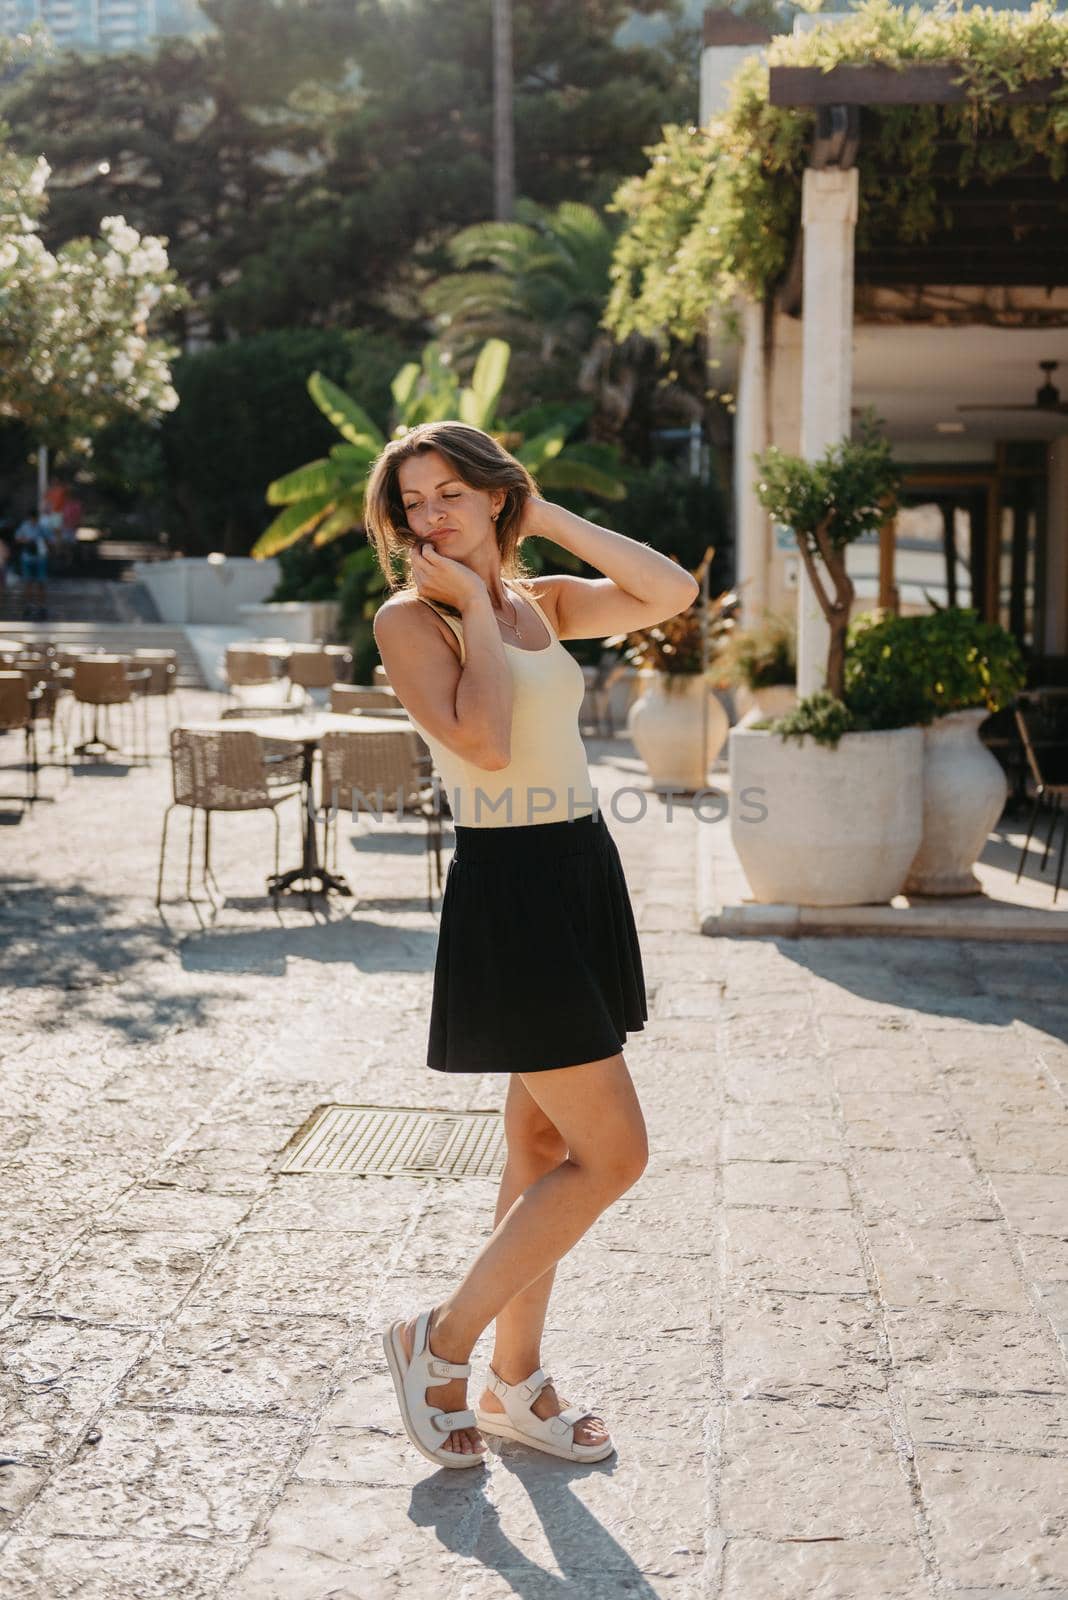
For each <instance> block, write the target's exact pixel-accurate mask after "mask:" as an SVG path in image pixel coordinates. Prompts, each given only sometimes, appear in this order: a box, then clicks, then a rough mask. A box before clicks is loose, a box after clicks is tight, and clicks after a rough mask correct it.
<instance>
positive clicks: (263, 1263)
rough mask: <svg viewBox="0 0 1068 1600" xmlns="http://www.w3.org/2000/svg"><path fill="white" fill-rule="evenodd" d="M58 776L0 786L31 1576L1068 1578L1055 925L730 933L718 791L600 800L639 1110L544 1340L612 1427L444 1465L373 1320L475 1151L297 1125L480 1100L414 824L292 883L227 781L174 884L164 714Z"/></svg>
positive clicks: (479, 1188) (178, 855)
mask: <svg viewBox="0 0 1068 1600" xmlns="http://www.w3.org/2000/svg"><path fill="white" fill-rule="evenodd" d="M215 704H217V701H216V700H215V699H213V698H212V697H209V696H207V695H201V696H200V697H189V700H188V703H187V706H186V711H187V713H189V712H196V713H199V714H204V713H205V712H208V711H210V710H211V709H212V708H213V707H214V705H215ZM17 756H18V746H17V744H16V742H15V741H14V740H13V739H12V738H10V737H8V738H7V739H5V740H3V741H0V791H4V792H10V791H11V790H12V789H13V788H17V786H18V781H19V780H18V778H16V777H15V774H14V773H13V771H12V769H11V766H10V763H12V762H13V761H14V760H16V759H17ZM591 758H592V759H593V761H594V763H595V767H594V770H595V776H596V779H597V781H598V784H599V786H600V788H601V791H602V795H606V794H608V793H610V792H611V791H612V790H613V789H618V788H620V787H621V786H626V785H631V784H633V783H635V782H636V781H637V782H640V779H641V769H640V767H639V766H638V764H637V763H636V761H635V760H634V756H633V752H632V751H631V750H630V748H629V747H628V746H627V745H626V744H625V743H623V742H619V743H609V742H602V743H594V744H591ZM5 763H6V765H5ZM13 779H15V781H14V782H13V781H12V780H13ZM43 790H44V793H45V794H46V795H47V796H51V797H53V798H51V799H47V800H45V801H43V802H42V803H41V804H40V805H39V806H38V807H37V808H36V810H35V812H34V814H33V816H32V818H30V819H28V820H22V821H15V820H14V813H13V811H12V810H10V809H9V810H8V811H7V813H6V815H4V816H0V822H6V823H8V824H9V825H8V826H5V827H3V828H2V829H0V851H2V852H3V868H2V878H3V881H2V884H0V941H2V943H0V952H2V953H0V962H2V967H0V978H2V982H3V984H4V993H3V995H2V996H0V1094H2V1100H0V1147H2V1148H3V1151H4V1164H5V1175H4V1190H3V1193H4V1201H5V1204H4V1206H3V1214H2V1217H0V1231H2V1236H3V1237H2V1246H3V1248H2V1250H0V1288H2V1295H0V1418H2V1421H0V1462H2V1463H3V1464H2V1466H0V1519H2V1522H0V1526H2V1527H3V1528H4V1529H6V1530H7V1531H6V1533H4V1532H0V1595H2V1596H3V1597H4V1600H7V1597H9V1596H10V1597H18V1600H24V1597H30V1600H66V1597H68V1596H69V1597H75V1596H76V1597H77V1600H120V1597H121V1600H127V1597H129V1600H162V1597H166V1600H179V1597H180V1600H392V1597H394V1596H398V1597H399V1596H403V1595H412V1596H416V1597H418V1600H423V1597H424V1596H425V1597H427V1600H430V1597H435V1600H436V1597H439V1596H441V1597H445V1600H499V1597H500V1600H504V1597H510V1596H518V1597H521V1600H563V1597H564V1596H572V1595H574V1596H576V1597H582V1600H587V1597H588V1600H616V1597H628V1600H629V1597H633V1600H809V1597H814V1596H819V1597H820V1600H919V1597H926V1596H933V1597H943V1596H950V1595H958V1594H959V1595H962V1596H967V1597H969V1600H994V1597H995V1596H996V1597H997V1600H1022V1597H1024V1596H1027V1597H1031V1596H1035V1597H1037V1596H1040V1595H1041V1596H1043V1597H1045V1600H1049V1597H1050V1596H1057V1595H1059V1596H1061V1597H1062V1600H1064V1597H1065V1596H1068V1495H1066V1485H1068V1373H1066V1370H1065V1345H1066V1341H1068V1113H1066V1110H1065V1090H1066V1088H1068V1044H1066V1042H1065V1041H1066V1039H1068V989H1066V985H1065V967H1066V958H1065V955H1064V953H1063V950H1056V949H1052V948H1044V947H1041V946H1033V947H1029V948H1027V949H1024V950H1017V949H1013V948H1012V947H1009V946H1006V945H1001V944H982V945H974V944H973V945H958V944H953V943H950V942H948V941H942V940H926V941H922V942H919V943H916V944H912V943H910V942H908V941H901V940H897V941H889V940H887V941H878V940H874V939H867V938H853V939H849V940H843V941H830V940H827V941H820V940H816V939H803V940H797V941H785V940H781V941H780V940H744V941H736V942H732V941H730V940H726V939H710V938H703V937H701V935H700V934H699V933H698V932H697V927H696V916H695V883H694V862H695V855H696V842H697V841H696V830H697V828H698V827H699V826H700V824H699V823H698V822H697V821H696V820H695V818H694V817H693V815H692V814H691V813H690V812H688V811H687V810H685V809H684V808H678V807H676V808H675V810H674V814H673V816H672V817H671V819H670V820H669V819H668V818H667V816H666V814H665V810H664V808H663V806H662V805H660V804H659V803H657V802H653V803H652V804H651V805H650V807H649V809H648V811H647V814H646V816H645V817H644V819H643V820H642V821H640V822H637V823H634V824H626V823H624V822H622V821H620V820H617V819H616V818H615V817H614V816H613V815H612V814H611V813H609V814H608V815H609V825H610V827H611V828H612V831H613V833H614V835H615V837H616V840H617V842H618V844H619V848H620V852H621V854H622V856H623V859H624V864H625V867H626V870H627V873H628V878H629V881H630V883H631V887H632V893H633V898H634V903H635V908H636V911H637V914H638V920H639V924H640V927H641V931H642V941H643V949H644V952H645V957H646V962H647V970H648V977H649V986H650V992H651V996H652V1012H653V1015H652V1018H651V1022H650V1025H649V1027H648V1029H647V1030H646V1031H645V1032H644V1033H642V1034H639V1035H636V1036H635V1037H634V1038H633V1039H632V1040H631V1041H630V1043H629V1044H628V1049H627V1055H628V1059H629V1061H630V1063H631V1066H632V1069H633V1071H634V1074H635V1077H636V1079H637V1081H638V1085H639V1089H640V1092H641V1095H642V1098H643V1101H644V1104H645V1106H646V1109H647V1115H648V1120H649V1124H650V1131H651V1144H652V1158H651V1162H650V1166H649V1169H648V1171H647V1173H646V1175H645V1176H644V1177H643V1178H642V1180H641V1182H640V1183H639V1184H638V1185H637V1187H636V1188H635V1189H634V1190H632V1191H631V1193H630V1194H628V1195H627V1196H626V1197H625V1198H624V1200H622V1201H621V1202H620V1203H619V1204H618V1205H617V1206H615V1207H614V1208H613V1209H612V1210H611V1211H610V1212H609V1213H608V1214H607V1215H606V1216H605V1217H604V1218H602V1219H601V1221H600V1222H599V1223H598V1224H597V1225H596V1226H595V1227H594V1229H593V1230H592V1231H591V1233H590V1234H589V1235H587V1237H586V1238H585V1239H584V1240H583V1241H582V1242H581V1243H580V1244H579V1246H578V1247H577V1249H576V1250H575V1251H574V1253H573V1254H572V1255H571V1256H570V1257H569V1258H568V1259H567V1260H566V1262H565V1263H564V1265H563V1267H562V1270H561V1272H560V1278H559V1287H558V1290H557V1294H556V1297H555V1299H554V1302H553V1306H552V1308H551V1311H550V1327H549V1331H548V1338H547V1342H546V1348H545V1359H546V1365H547V1367H548V1368H549V1370H551V1371H552V1372H554V1373H555V1374H556V1375H557V1377H558V1378H559V1381H560V1385H561V1389H562V1391H563V1392H564V1393H565V1394H566V1395H568V1397H570V1398H571V1399H574V1400H578V1399H581V1400H582V1401H583V1402H584V1403H587V1404H590V1405H595V1406H597V1407H599V1408H601V1409H602V1410H603V1411H604V1412H605V1414H606V1415H607V1416H608V1417H609V1419H610V1421H611V1424H612V1427H613V1431H614V1433H615V1434H616V1437H617V1440H618V1443H619V1454H618V1457H617V1458H615V1459H613V1460H610V1461H609V1462H608V1463H605V1464H603V1465H601V1466H597V1467H592V1468H571V1467H569V1466H567V1465H565V1464H564V1463H559V1462H553V1461H550V1460H549V1459H548V1458H543V1457H538V1456H534V1455H531V1454H528V1453H526V1452H524V1451H523V1450H522V1449H521V1448H519V1447H513V1446H504V1447H503V1448H502V1449H501V1450H500V1452H499V1453H496V1452H495V1454H494V1457H493V1460H492V1464H491V1466H490V1468H489V1469H488V1470H486V1471H482V1470H481V1469H476V1470H474V1471H472V1472H471V1473H470V1474H468V1473H443V1472H434V1471H433V1469H431V1468H430V1466H429V1464H428V1463H427V1462H425V1461H424V1460H423V1459H422V1458H421V1457H419V1456H418V1455H417V1454H416V1453H415V1452H414V1451H412V1450H411V1448H410V1447H409V1446H408V1445H407V1442H406V1440H405V1439H404V1438H403V1435H402V1434H401V1433H400V1431H399V1426H398V1420H397V1416H396V1412H395V1406H394V1401H393V1397H392V1391H391V1388H390V1385H389V1383H388V1378H387V1377H386V1375H385V1372H384V1363H383V1360H382V1357H381V1352H380V1347H379V1345H378V1343H377V1337H376V1336H377V1332H378V1330H379V1329H380V1328H381V1327H382V1326H383V1325H384V1324H385V1323H386V1322H387V1321H389V1320H391V1319H392V1318H394V1317H396V1316H398V1315H400V1314H402V1313H407V1312H411V1311H413V1310H415V1309H417V1308H420V1307H423V1306H426V1305H428V1304H430V1303H432V1301H433V1300H434V1299H435V1297H437V1296H439V1295H440V1293H441V1292H442V1291H443V1290H444V1289H445V1288H446V1287H447V1286H448V1285H449V1284H451V1283H452V1282H453V1281H454V1280H455V1277H456V1275H457V1274H458V1273H459V1272H460V1271H461V1269H462V1267H463V1266H464V1264H465V1262H466V1261H467V1260H468V1259H469V1258H470V1256H471V1254H472V1253H473V1251H474V1250H475V1248H476V1247H477V1245H478V1243H479V1242H480V1241H481V1239H482V1238H483V1236H484V1235H485V1232H486V1231H487V1229H488V1226H489V1222H490V1218H491V1214H492V1205H493V1185H492V1184H491V1183H489V1182H488V1181H486V1180H473V1179H472V1180H468V1179H463V1180H433V1179H410V1178H403V1177H396V1178H352V1177H348V1178H346V1177H321V1176H303V1177H297V1176H282V1175H275V1174H272V1172H271V1171H270V1166H271V1163H272V1161H273V1160H274V1157H275V1154H276V1153H277V1152H278V1151H279V1150H280V1149H281V1148H282V1147H283V1146H284V1145H285V1143H286V1142H287V1140H288V1139H289V1138H290V1136H291V1134H292V1133H293V1131H294V1130H295V1129H296V1128H297V1127H298V1126H299V1125H300V1124H301V1123H302V1122H303V1121H304V1119H305V1117H306V1116H307V1115H308V1113H309V1112H310V1111H311V1110H312V1109H313V1108H314V1107H315V1106H316V1105H318V1104H320V1103H323V1102H328V1101H334V1100H337V1101H349V1102H370V1103H375V1104H387V1105H388V1104H397V1105H410V1106H442V1105H444V1106H450V1107H457V1108H462V1107H472V1108H480V1109H492V1108H494V1107H496V1106H498V1105H499V1103H500V1098H501V1092H502V1088H503V1083H502V1080H500V1079H495V1078H493V1077H485V1078H466V1077H464V1078H458V1079H456V1080H455V1081H454V1080H452V1079H443V1078H441V1077H439V1076H437V1075H434V1074H430V1073H428V1072H427V1071H426V1069H425V1067H424V1066H423V1065H422V1063H423V1059H424V1056H423V1047H424V1042H425V1034H424V1028H425V1017H426V1011H427V1006H428V1002H429V988H430V963H431V960H432V955H433V949H434V942H435V937H436V931H435V929H436V924H435V918H434V916H433V915H432V914H430V913H428V912H427V911H426V909H425V901H424V900H423V899H422V890H423V884H424V860H423V845H422V839H421V836H420V832H419V828H418V825H417V824H414V823H412V824H406V825H404V826H403V827H401V828H398V827H397V826H396V825H395V824H394V823H387V824H385V825H382V826H379V825H377V824H375V823H373V822H371V821H369V820H365V821H364V822H362V823H361V825H360V828H359V829H358V830H356V831H352V830H346V829H343V830H342V840H341V852H342V865H343V867H344V869H345V870H346V871H347V872H348V873H349V876H350V880H351V881H352V882H353V883H354V884H356V885H357V886H358V888H359V891H360V895H361V898H360V899H359V900H358V901H357V902H356V903H355V904H354V905H353V903H352V902H344V901H334V902H332V903H331V904H330V906H329V909H328V911H327V912H326V913H325V914H324V913H323V912H322V911H321V910H320V911H318V912H316V913H312V914H309V913H308V912H307V911H306V910H305V909H304V906H303V903H302V902H301V901H300V900H297V901H294V902H291V903H288V904H286V905H285V906H284V908H283V909H282V911H281V912H280V913H279V914H278V915H277V916H276V915H275V914H274V913H273V912H272V911H271V909H270V904H269V902H268V901H267V900H265V899H264V898H263V897H262V884H263V877H264V874H265V872H266V870H267V868H268V858H269V846H270V840H271V830H270V824H269V822H268V821H267V820H266V819H265V818H263V817H233V818H223V819H221V820H220V821H219V822H218V824H217V827H216V830H215V831H216V841H217V846H218V854H217V861H216V873H217V876H218V878H219V881H220V883H221V884H222V886H223V888H224V889H225V890H226V892H227V896H228V899H227V903H226V905H225V907H224V908H223V910H222V911H221V912H220V914H219V916H218V917H217V918H216V919H215V921H214V922H209V921H208V920H207V919H205V925H204V927H203V928H202V927H201V925H200V923H199V922H198V918H197V915H196V913H195V912H194V911H193V910H192V909H191V908H189V907H188V906H185V905H182V904H180V903H174V904H172V905H170V906H168V908H167V916H166V921H165V923H162V924H161V922H160V921H159V920H158V919H157V917H156V915H155V913H154V909H153V907H152V904H151V900H152V894H153V892H154V872H155V861H156V851H157V849H158V838H159V823H160V818H161V814H162V809H163V805H164V803H165V800H166V798H167V774H166V770H165V768H164V766H163V764H162V763H161V762H157V763H156V764H155V765H154V767H153V768H152V769H150V770H130V771H125V772H124V771H123V770H121V768H113V769H111V770H106V769H104V768H102V767H100V766H96V765H93V766H90V767H87V768H85V769H83V770H81V771H78V772H76V773H74V774H73V775H72V776H70V777H69V778H67V779H65V780H64V779H61V778H60V776H59V774H58V773H56V772H55V771H49V772H47V773H46V774H45V776H44V780H43ZM634 804H635V801H634V797H633V796H629V795H628V796H624V797H622V803H621V805H620V810H629V808H631V807H633V806H634ZM9 806H10V802H8V801H5V800H0V809H2V808H4V807H9ZM284 823H285V830H286V831H285V846H284V853H283V864H285V862H286V859H287V858H288V857H289V855H290V854H291V852H292V849H293V845H294V834H295V817H294V815H293V810H292V809H290V811H289V814H288V816H285V817H284ZM184 826H185V821H184V817H183V818H182V820H181V822H180V823H179V825H178V828H177V831H176V834H175V838H174V845H173V856H172V864H171V871H170V874H169V881H170V883H171V885H172V886H173V889H174V890H175V891H176V889H177V885H178V881H179V878H180V874H181V872H182V870H183V866H184V859H183V851H184ZM478 1370H479V1368H478V1366H476V1372H477V1371H478Z"/></svg>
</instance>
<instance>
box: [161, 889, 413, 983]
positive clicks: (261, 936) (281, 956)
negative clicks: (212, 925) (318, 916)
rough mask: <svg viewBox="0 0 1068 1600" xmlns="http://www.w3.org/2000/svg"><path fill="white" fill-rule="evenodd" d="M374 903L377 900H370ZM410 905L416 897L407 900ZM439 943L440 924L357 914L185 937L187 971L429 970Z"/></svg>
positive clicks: (183, 948) (182, 947) (271, 973)
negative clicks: (308, 966)
mask: <svg viewBox="0 0 1068 1600" xmlns="http://www.w3.org/2000/svg"><path fill="white" fill-rule="evenodd" d="M365 903H366V904H375V902H365ZM402 904H403V906H404V907H405V909H408V910H410V909H411V902H410V901H405V902H403V903H402ZM436 945H437V928H436V926H435V927H432V928H396V927H387V926H384V925H383V924H382V923H380V922H372V921H363V920H362V919H361V918H360V917H358V916H356V915H351V916H345V917H340V918H338V919H336V920H334V921H329V922H326V921H316V922H306V923H303V924H301V925H300V926H297V927H285V928H256V929H218V930H213V931H210V932H206V933H203V934H191V935H190V936H189V937H187V938H185V939H183V940H182V942H181V945H180V956H181V962H182V968H183V970H184V971H186V972H230V973H251V974H255V975H256V976H257V977H279V978H281V977H284V976H285V973H286V970H287V968H288V964H289V962H290V961H291V960H295V961H320V962H324V963H326V964H327V965H332V964H335V963H340V964H343V965H344V966H348V967H354V968H356V970H357V971H360V972H428V971H429V970H430V968H431V966H432V964H433V959H434V950H435V946H436Z"/></svg>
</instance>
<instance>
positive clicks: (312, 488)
mask: <svg viewBox="0 0 1068 1600" xmlns="http://www.w3.org/2000/svg"><path fill="white" fill-rule="evenodd" d="M336 477H337V469H336V467H335V466H334V464H333V462H332V461H327V460H325V458H324V459H323V460H321V461H309V462H307V464H306V465H305V466H303V467H297V468H296V469H295V471H293V472H287V473H286V474H285V476H284V477H282V478H275V480H274V482H273V483H269V484H268V485H267V504H268V505H269V506H289V505H293V504H295V502H296V501H298V500H306V499H307V497H308V495H310V494H326V493H327V492H332V491H333V487H334V482H335V480H336Z"/></svg>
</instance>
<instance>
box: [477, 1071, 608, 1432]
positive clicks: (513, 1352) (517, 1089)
mask: <svg viewBox="0 0 1068 1600" xmlns="http://www.w3.org/2000/svg"><path fill="white" fill-rule="evenodd" d="M504 1131H505V1138H506V1139H507V1143H508V1160H507V1162H506V1163H505V1168H504V1173H503V1175H502V1177H501V1187H500V1192H499V1194H498V1196H497V1214H496V1217H495V1218H494V1222H495V1224H499V1223H500V1222H502V1221H503V1220H504V1218H505V1217H506V1216H507V1214H508V1212H509V1211H510V1210H511V1207H512V1205H513V1204H514V1202H515V1201H516V1200H518V1198H519V1196H520V1195H521V1194H522V1193H523V1191H524V1190H525V1189H529V1188H530V1186H531V1184H532V1183H536V1182H537V1181H538V1179H539V1178H540V1177H542V1175H543V1174H544V1173H546V1172H551V1171H552V1170H553V1168H554V1167H558V1166H559V1165H560V1163H561V1161H563V1160H564V1159H565V1158H566V1156H567V1144H566V1143H565V1141H564V1139H563V1138H562V1137H561V1135H560V1130H559V1129H558V1128H556V1127H554V1125H553V1124H552V1123H551V1122H550V1121H549V1119H548V1117H547V1116H546V1115H545V1113H544V1111H543V1110H542V1109H541V1107H540V1106H539V1105H538V1102H537V1101H536V1100H535V1099H534V1098H533V1096H532V1095H531V1093H530V1090H529V1089H527V1088H526V1086H525V1085H524V1083H523V1080H522V1079H521V1078H520V1077H518V1076H516V1075H515V1074H513V1076H512V1078H511V1080H510V1082H509V1085H508V1098H507V1100H506V1101H505V1106H504ZM555 1277H556V1264H555V1263H554V1264H553V1265H552V1266H551V1267H550V1268H549V1269H548V1271H546V1272H543V1273H542V1275H541V1277H540V1278H535V1280H534V1282H533V1283H532V1284H529V1285H528V1287H527V1288H526V1289H521V1290H520V1291H519V1293H518V1294H517V1295H513V1296H512V1298H511V1300H509V1302H508V1304H507V1305H506V1306H502V1307H501V1309H500V1311H498V1313H497V1317H496V1320H495V1322H494V1325H493V1332H494V1339H493V1354H492V1356H491V1357H490V1366H491V1367H492V1368H493V1370H494V1372H495V1373H496V1374H497V1376H498V1377H499V1378H503V1379H504V1381H505V1383H520V1382H522V1380H523V1379H524V1378H528V1377H529V1376H530V1374H531V1373H532V1372H536V1371H537V1370H538V1368H539V1367H540V1366H541V1365H542V1360H541V1340H542V1334H543V1333H544V1331H545V1316H546V1313H547V1311H548V1309H549V1297H550V1295H551V1294H552V1288H553V1280H554V1279H555ZM570 1404H571V1402H570V1400H566V1399H564V1398H562V1397H561V1396H560V1395H558V1394H557V1392H556V1388H555V1385H553V1384H548V1385H547V1386H546V1387H545V1388H544V1389H543V1390H542V1392H541V1394H540V1395H539V1396H538V1397H537V1399H536V1400H535V1401H534V1403H533V1405H532V1407H531V1409H532V1411H533V1412H534V1415H535V1416H536V1417H541V1418H543V1419H546V1418H548V1417H556V1416H559V1414H560V1412H561V1411H566V1409H567V1407H568V1406H569V1405H570ZM479 1405H480V1406H481V1407H482V1409H483V1411H497V1412H503V1410H504V1402H503V1401H502V1400H500V1399H499V1398H498V1397H497V1395H495V1394H494V1393H493V1391H492V1389H484V1390H483V1392H482V1396H481V1399H480V1400H479ZM607 1438H608V1428H607V1427H606V1425H605V1422H604V1419H603V1418H594V1417H592V1416H590V1417H584V1418H583V1420H582V1421H581V1422H579V1423H578V1424H577V1425H576V1427H575V1441H576V1443H577V1444H603V1443H604V1441H605V1440H606V1439H607Z"/></svg>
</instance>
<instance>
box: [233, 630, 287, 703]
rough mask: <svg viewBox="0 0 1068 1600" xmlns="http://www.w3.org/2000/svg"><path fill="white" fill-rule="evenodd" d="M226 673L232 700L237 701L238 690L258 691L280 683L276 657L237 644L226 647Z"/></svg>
mask: <svg viewBox="0 0 1068 1600" xmlns="http://www.w3.org/2000/svg"><path fill="white" fill-rule="evenodd" d="M225 671H226V683H227V686H228V688H229V691H230V695H231V698H232V699H235V700H236V699H237V698H238V696H237V694H236V692H235V691H236V690H238V689H252V688H257V689H258V688H261V687H262V686H263V685H264V684H267V683H276V682H277V681H278V672H277V670H276V667H275V658H274V656H272V655H270V654H269V653H268V652H267V651H266V650H252V649H248V648H246V647H244V646H242V645H237V644H231V645H227V647H226V668H225Z"/></svg>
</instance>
